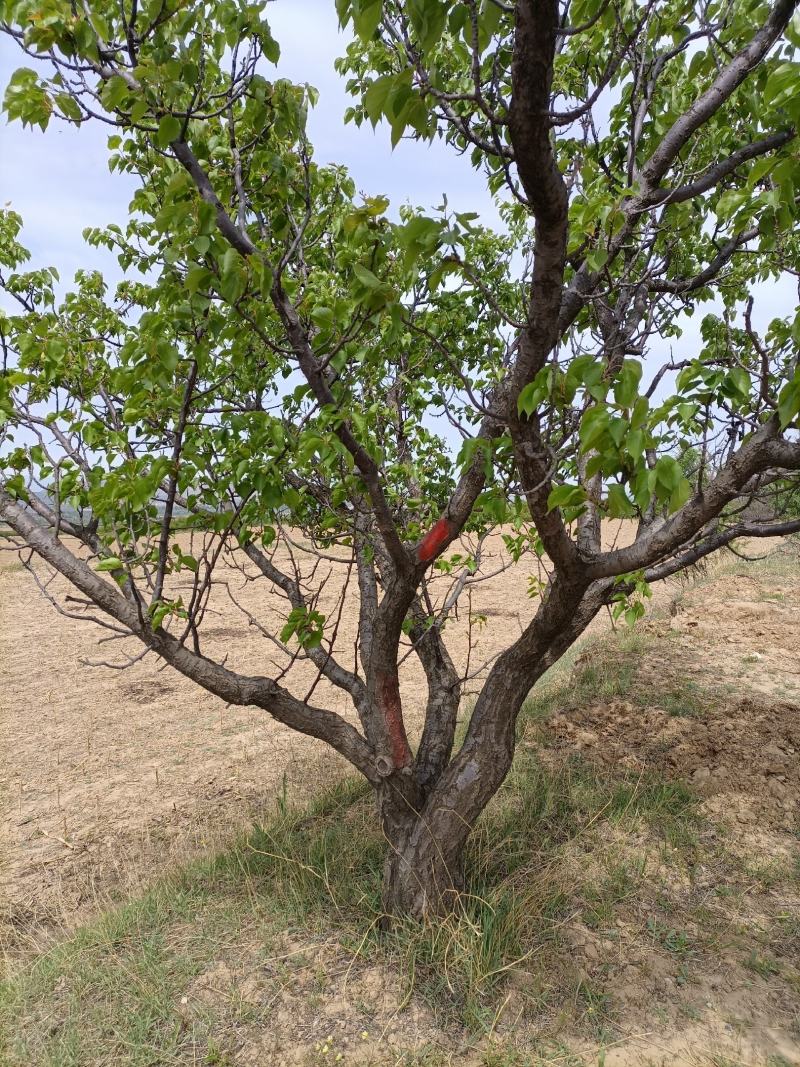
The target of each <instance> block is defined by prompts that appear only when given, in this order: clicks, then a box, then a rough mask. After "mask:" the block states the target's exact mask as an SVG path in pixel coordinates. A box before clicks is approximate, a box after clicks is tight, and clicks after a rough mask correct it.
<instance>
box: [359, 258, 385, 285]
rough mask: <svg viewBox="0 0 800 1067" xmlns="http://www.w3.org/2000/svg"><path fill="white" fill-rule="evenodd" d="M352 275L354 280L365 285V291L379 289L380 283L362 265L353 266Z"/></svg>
mask: <svg viewBox="0 0 800 1067" xmlns="http://www.w3.org/2000/svg"><path fill="white" fill-rule="evenodd" d="M353 273H354V274H355V276H356V278H358V280H359V281H360V282H361V284H362V285H365V286H366V287H367V289H379V288H380V285H381V282H380V279H379V278H376V277H375V275H374V274H373V273H372V271H371V270H370V269H369V268H368V267H365V266H364V265H363V263H354V264H353Z"/></svg>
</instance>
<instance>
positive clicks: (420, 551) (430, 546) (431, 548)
mask: <svg viewBox="0 0 800 1067" xmlns="http://www.w3.org/2000/svg"><path fill="white" fill-rule="evenodd" d="M449 540H450V523H449V522H448V521H447V519H445V518H441V519H439V520H438V522H435V523H434V524H433V526H431V528H430V530H428V532H427V533H426V534H425V536H424V537H423V538H422V540H421V541H420V543H419V544H418V545H417V559H418V560H419V562H420V563H430V561H431V560H432V559H434V558H435V557H436V555H437V554H438V552H439V549H440V548H441V547H442V545H444V544H445V543H446V542H447V541H449Z"/></svg>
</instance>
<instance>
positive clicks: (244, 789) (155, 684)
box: [0, 524, 631, 947]
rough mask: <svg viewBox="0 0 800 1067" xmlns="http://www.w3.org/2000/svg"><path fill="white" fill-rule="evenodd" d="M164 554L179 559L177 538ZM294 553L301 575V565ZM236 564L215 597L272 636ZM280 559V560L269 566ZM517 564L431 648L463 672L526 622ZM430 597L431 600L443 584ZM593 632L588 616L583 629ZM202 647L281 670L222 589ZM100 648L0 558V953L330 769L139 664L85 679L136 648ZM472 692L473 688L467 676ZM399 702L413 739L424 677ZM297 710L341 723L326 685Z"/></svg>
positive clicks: (58, 590) (327, 758)
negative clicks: (332, 714)
mask: <svg viewBox="0 0 800 1067" xmlns="http://www.w3.org/2000/svg"><path fill="white" fill-rule="evenodd" d="M630 533H631V531H630V530H629V529H628V528H627V526H626V524H620V525H619V526H615V527H614V528H613V529H611V530H610V531H609V533H608V542H609V544H610V543H617V544H623V543H625V541H626V539H627V538H628V537H629V536H630ZM180 540H181V541H182V543H183V547H184V551H187V550H188V546H189V537H188V535H186V534H183V535H181V536H180ZM293 555H294V556H295V559H296V561H297V564H298V566H299V567H300V569H301V571H302V572H303V573H306V574H308V573H310V572H311V570H312V568H313V567H314V565H315V563H316V560H315V559H314V558H313V557H310V556H305V557H304V555H303V553H302V551H293ZM483 560H484V566H485V568H486V571H487V572H493V571H497V570H499V569H500V568H502V566H503V565H504V564H508V562H509V559H508V555H507V553H506V552H505V548H504V546H503V544H502V541H501V539H500V538H499V537H495V538H493V539H492V540H491V541H490V543H489V544H488V545H487V546H486V547H485V548H484V551H483ZM243 562H244V563H245V564H246V566H245V568H244V570H243V571H241V570H238V569H237V568H236V567H234V566H231V565H225V564H222V565H221V566H220V568H219V571H218V578H219V581H220V583H223V582H224V583H227V584H228V585H229V586H230V590H231V591H232V592H233V595H234V597H235V600H236V601H237V602H238V604H239V605H241V608H242V609H244V611H245V612H250V613H251V614H252V616H253V617H254V618H256V619H258V621H259V622H260V623H261V624H262V625H264V626H265V627H267V628H268V629H269V630H270V632H272V633H276V632H279V631H280V629H281V627H282V625H283V623H284V621H285V614H286V611H288V609H287V608H285V605H286V601H285V600H284V599H283V598H282V597H281V596H279V595H277V596H276V595H275V594H274V593H273V592H270V587H269V586H268V585H267V583H266V582H265V581H264V580H263V579H262V580H259V581H253V580H252V579H253V577H254V575H255V570H254V568H253V567H252V566H251V565H249V564H248V562H247V561H246V560H244V561H243ZM278 562H280V563H282V564H288V563H289V559H288V556H287V554H286V553H285V552H283V553H282V555H281V557H280V559H279V561H278ZM531 567H532V565H531V564H527V565H526V566H524V567H523V566H522V565H521V566H520V567H519V568H516V569H514V568H510V569H507V570H504V571H501V573H498V574H496V576H495V577H493V578H491V579H490V580H488V581H486V582H483V583H479V584H477V585H476V586H475V587H474V591H473V592H471V595H470V597H469V598H467V597H466V596H465V597H464V598H463V599H462V601H461V603H460V613H459V617H458V618H457V619H456V620H454V621H453V623H452V625H448V631H447V640H448V647H449V648H450V649H451V653H452V654H453V657H454V660H455V662H456V664H457V665H458V666H459V667H460V668H461V669H463V670H464V671H465V673H467V668H469V672H475V671H476V670H477V669H478V668H479V667H480V666H481V664H483V663H487V662H488V663H490V662H491V660H492V659H493V657H495V656H496V655H497V654H498V653H499V652H500V651H502V649H503V648H505V647H506V645H507V644H508V643H509V642H510V641H511V640H512V639H513V637H514V635H515V634H518V633H519V632H520V629H521V626H522V625H523V622H524V621H525V620H527V619H528V618H529V617H530V616H531V614H532V612H533V608H534V606H533V604H532V602H531V600H530V598H529V597H528V595H527V592H528V585H527V575H528V574H529V573H530V571H531ZM328 571H330V574H331V576H330V579H329V580H328V583H327V585H326V587H325V590H324V593H323V596H322V598H321V603H320V609H321V610H322V611H323V612H325V613H326V614H327V615H328V617H329V624H328V625H330V624H331V623H332V622H333V620H334V619H335V618H337V617H338V615H339V612H338V605H339V602H340V594H341V592H342V590H343V589H345V587H346V596H345V600H344V603H345V609H344V610H343V611H342V612H341V617H340V618H339V622H338V630H337V637H336V644H335V652H336V654H337V655H339V656H340V657H341V661H342V662H343V663H344V665H345V666H352V665H353V657H354V647H355V636H356V621H357V599H356V597H357V587H356V583H355V578H354V577H351V580H350V582H349V585H347V586H346V577H345V569H344V568H342V567H337V566H334V565H330V564H327V563H325V564H323V569H322V571H321V572H318V573H317V580H319V579H320V578H321V577H323V575H324V574H326V573H327V572H328ZM246 576H247V577H246ZM189 578H191V575H189ZM439 584H440V586H441V588H442V591H443V592H445V591H446V590H447V589H448V588H449V585H450V579H445V578H442V579H441V580H440V582H439ZM190 586H191V582H190V581H187V580H186V579H184V578H183V575H177V576H175V582H174V585H173V593H172V595H180V594H181V593H182V592H183V595H184V596H186V595H187V590H188V589H189V588H190ZM48 591H49V592H50V593H51V594H53V595H54V596H57V597H59V598H60V600H61V602H63V598H64V594H65V593H68V592H69V587H68V583H66V582H65V581H63V580H61V579H60V577H57V578H56V579H55V580H54V581H53V582H52V584H50V586H49V587H48ZM67 607H68V608H71V609H72V610H74V607H72V605H70V604H69V603H68V604H67ZM606 625H607V620H606V619H599V620H597V623H596V626H597V627H604V626H606ZM202 633H203V634H204V637H205V641H206V644H205V645H204V646H203V651H204V653H205V654H206V655H209V656H211V657H212V658H215V659H219V660H222V659H223V658H224V657H225V656H226V655H227V656H228V659H227V665H228V666H229V667H231V668H233V669H235V670H236V669H238V670H241V671H244V672H247V673H253V674H267V675H271V676H273V677H275V676H277V675H278V674H279V672H281V671H282V670H283V669H284V668H285V666H286V660H285V659H282V658H281V657H280V655H279V654H278V652H277V650H276V648H275V646H274V645H273V644H271V643H270V642H269V641H268V640H266V639H265V638H264V636H263V635H262V634H261V633H260V632H259V630H258V629H257V628H256V627H255V626H253V625H250V623H249V620H248V618H247V616H246V615H245V614H244V613H243V611H242V610H240V608H238V607H236V606H235V604H234V603H233V602H232V601H231V599H230V597H229V596H228V593H227V590H226V588H225V587H224V586H223V585H222V584H220V585H219V586H217V587H215V589H214V591H213V592H212V596H211V600H210V605H209V609H208V612H207V616H206V619H205V622H204V626H203V630H202ZM104 636H105V637H107V636H108V634H107V633H104V631H102V630H101V629H100V628H99V627H97V626H94V625H93V624H91V623H86V622H83V621H76V620H73V619H68V618H65V617H63V616H60V615H58V614H57V613H56V611H55V609H54V608H53V607H52V606H51V605H50V604H49V603H48V602H47V601H46V600H45V599H44V597H43V596H42V595H41V594H40V592H39V590H38V589H37V587H36V584H35V582H34V580H33V578H32V577H31V575H30V574H28V573H27V572H26V571H25V570H24V568H23V567H22V564H21V563H20V562H19V561H18V560H17V558H16V556H15V555H14V554H12V553H10V552H3V553H0V773H1V774H2V788H1V790H0V805H2V808H3V819H2V823H0V849H1V851H0V859H2V862H1V863H0V902H2V912H0V947H1V946H2V943H3V940H4V939H5V940H9V939H12V940H15V941H16V940H19V938H20V936H22V937H23V938H24V934H25V931H26V930H28V931H29V932H30V934H31V935H32V936H36V935H38V934H39V933H41V932H44V931H45V930H46V929H47V928H48V927H50V928H52V929H58V928H59V927H61V926H63V925H67V926H71V925H74V923H75V922H76V921H81V920H82V919H85V918H86V917H87V915H89V914H91V913H92V911H94V910H96V909H97V908H98V907H99V906H102V905H103V903H104V902H107V901H108V899H109V897H110V896H111V895H114V894H116V895H119V894H120V892H123V893H124V892H130V891H131V890H133V889H134V888H136V887H137V886H141V885H143V884H145V883H146V882H147V881H149V880H151V879H152V877H153V876H154V874H155V873H157V871H158V870H163V869H166V868H167V867H169V866H171V865H172V864H174V862H175V860H176V859H179V858H185V857H186V856H187V855H190V854H194V853H197V852H198V851H201V850H203V849H211V848H214V847H216V846H218V845H219V844H220V843H221V842H222V841H224V840H227V839H229V837H230V834H231V831H232V830H235V829H236V828H241V827H247V826H249V825H250V824H252V822H253V820H254V819H258V818H260V817H262V816H264V815H265V814H268V813H272V812H274V810H275V800H276V797H278V796H282V797H285V798H286V799H288V800H292V801H295V800H296V801H302V800H303V799H304V798H306V797H307V796H309V795H312V794H313V793H315V792H316V791H317V790H318V789H319V786H320V783H324V782H326V781H330V779H331V775H336V774H339V773H341V772H342V771H343V770H344V769H345V766H346V765H345V763H344V761H343V760H341V759H340V758H339V757H338V756H337V755H336V754H335V753H332V752H331V751H330V750H329V749H328V748H327V746H325V745H324V744H322V743H319V742H316V741H314V740H312V739H309V738H305V737H300V736H299V735H297V734H295V733H293V732H291V731H289V730H287V729H286V728H284V727H283V726H281V725H280V724H277V723H275V722H273V721H272V720H270V719H269V717H268V716H267V715H266V714H265V713H263V712H260V711H258V710H257V709H252V708H249V709H248V708H244V709H243V708H236V707H229V706H227V705H226V704H224V702H223V701H221V700H220V699H218V698H217V697H215V696H213V695H211V694H209V693H206V692H205V691H203V690H201V689H199V688H198V687H197V686H196V685H194V683H192V682H190V681H188V680H187V679H185V678H183V677H182V676H181V675H179V674H178V673H177V672H175V671H173V670H172V669H171V668H169V667H166V668H165V667H164V665H163V664H162V663H159V662H156V661H155V659H153V658H152V657H149V658H147V659H145V660H144V661H141V662H138V663H135V664H134V665H133V666H131V667H129V668H127V669H125V670H112V669H108V668H107V667H93V666H87V663H95V662H98V661H106V662H111V663H124V662H125V658H124V655H123V653H124V652H129V653H130V654H131V655H135V654H136V652H137V651H138V650H139V649H138V648H137V646H136V645H135V643H133V642H126V643H125V644H124V645H122V646H121V644H120V642H115V641H112V642H106V643H102V644H98V639H102V638H103V637H104ZM316 680H317V672H316V669H315V668H314V667H313V666H312V665H311V664H310V663H309V662H302V661H301V662H298V663H296V664H295V665H293V667H292V669H291V671H290V673H289V674H288V675H287V677H286V678H285V679H283V684H284V685H286V686H287V687H288V688H290V689H291V690H292V692H294V693H295V694H296V695H297V696H299V697H302V696H305V695H307V694H308V692H309V690H310V688H311V686H312V685H313V684H314V683H315V682H316ZM470 684H471V686H472V688H473V689H474V688H475V687H477V686H478V685H479V684H480V678H479V677H478V678H475V679H473V681H472V682H471V683H470ZM401 688H402V696H403V703H404V711H405V715H406V719H407V723H408V726H409V731H410V733H411V734H412V735H414V734H415V732H416V731H417V730H418V729H419V727H420V725H421V714H422V712H423V709H424V701H425V695H424V694H425V679H424V674H423V673H422V670H421V668H420V667H419V665H418V662H417V660H416V657H415V656H413V655H411V656H409V658H408V659H406V660H405V662H404V664H403V666H402V668H401ZM469 688H470V685H468V686H467V690H469ZM313 701H314V703H316V704H317V705H319V706H323V707H329V708H331V709H333V710H335V711H338V712H340V713H341V714H343V715H347V716H349V717H352V716H353V709H352V704H351V703H350V702H349V698H348V697H347V696H346V695H345V694H343V693H342V692H341V691H340V690H337V689H335V688H334V687H333V686H331V685H329V684H328V683H326V682H325V681H324V680H322V681H320V682H319V684H318V685H317V687H316V689H314V692H313Z"/></svg>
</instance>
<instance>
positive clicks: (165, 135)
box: [156, 115, 181, 148]
mask: <svg viewBox="0 0 800 1067" xmlns="http://www.w3.org/2000/svg"><path fill="white" fill-rule="evenodd" d="M180 133H181V121H180V119H176V118H175V116H174V115H165V116H164V117H163V119H162V120H161V121H160V122H159V124H158V133H157V134H156V143H157V144H158V146H159V148H169V146H170V144H171V143H172V142H173V141H176V140H177V139H178V137H180Z"/></svg>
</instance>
